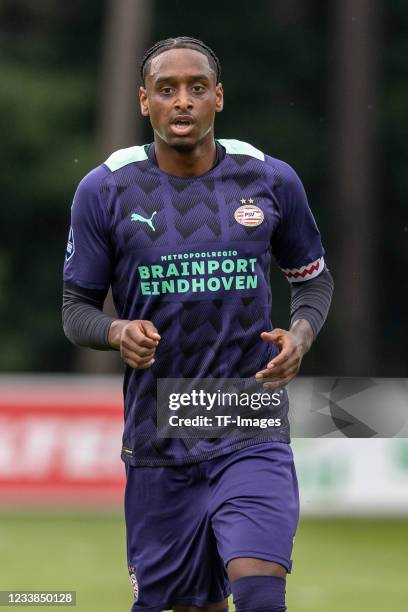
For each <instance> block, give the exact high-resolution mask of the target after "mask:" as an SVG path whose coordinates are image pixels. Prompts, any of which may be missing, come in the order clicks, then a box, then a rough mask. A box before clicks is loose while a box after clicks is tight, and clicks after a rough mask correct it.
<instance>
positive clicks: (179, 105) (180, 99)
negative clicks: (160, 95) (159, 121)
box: [174, 87, 193, 111]
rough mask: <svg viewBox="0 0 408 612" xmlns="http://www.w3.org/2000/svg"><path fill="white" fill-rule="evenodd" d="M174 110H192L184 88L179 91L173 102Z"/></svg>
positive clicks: (191, 102)
mask: <svg viewBox="0 0 408 612" xmlns="http://www.w3.org/2000/svg"><path fill="white" fill-rule="evenodd" d="M174 108H175V109H176V110H179V111H183V110H191V109H192V108H193V101H192V98H191V95H190V92H189V91H188V89H187V88H186V87H182V88H180V89H179V91H178V93H177V96H176V99H175V101H174Z"/></svg>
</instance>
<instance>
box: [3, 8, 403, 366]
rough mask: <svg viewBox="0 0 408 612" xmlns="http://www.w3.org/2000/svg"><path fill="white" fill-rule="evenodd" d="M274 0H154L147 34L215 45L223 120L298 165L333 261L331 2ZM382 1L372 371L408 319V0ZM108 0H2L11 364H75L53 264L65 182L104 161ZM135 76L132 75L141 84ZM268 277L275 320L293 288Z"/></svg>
mask: <svg viewBox="0 0 408 612" xmlns="http://www.w3.org/2000/svg"><path fill="white" fill-rule="evenodd" d="M301 4H302V3H301ZM304 4H306V3H304ZM273 5H274V3H273V2H272V3H271V2H269V1H266V0H257V2H255V3H253V2H252V3H248V2H245V1H243V0H236V2H234V3H233V4H232V3H231V2H226V1H225V0H221V1H220V2H215V1H213V0H211V1H208V2H206V3H204V4H202V5H200V6H197V5H196V4H195V3H190V4H186V3H185V2H181V0H173V1H172V2H167V1H166V0H155V1H154V20H153V28H152V33H151V42H153V41H154V40H157V39H158V38H162V37H167V36H169V35H177V34H191V35H195V36H197V37H199V38H202V39H204V40H206V41H207V42H208V43H209V44H210V45H211V46H213V48H214V49H215V50H216V51H217V53H218V55H219V57H220V58H221V60H222V65H223V83H224V87H225V91H226V109H225V111H224V113H222V115H221V116H219V117H218V118H217V134H218V135H219V136H223V137H233V138H239V139H242V140H248V141H249V142H252V143H254V144H255V145H256V146H257V147H259V148H261V149H263V150H265V151H267V152H268V153H270V154H271V155H273V156H275V157H279V158H283V159H284V160H286V161H288V162H289V163H290V164H292V165H293V166H294V167H295V168H296V169H297V171H298V173H299V174H300V176H301V177H302V179H303V181H304V183H305V186H306V189H307V191H308V193H309V195H310V201H311V205H312V208H313V210H314V212H315V216H316V217H317V220H318V223H319V226H320V228H321V230H322V233H323V236H324V242H325V246H326V251H327V259H328V261H329V263H330V252H331V249H332V246H333V245H334V244H335V241H336V240H338V239H339V237H338V236H337V234H336V228H335V227H333V225H332V224H331V215H330V202H328V201H327V200H326V197H325V192H326V190H327V181H328V176H329V174H330V166H329V164H330V157H329V147H330V136H331V123H330V113H329V95H328V92H329V90H330V82H331V79H332V76H333V70H334V66H333V56H332V45H331V39H330V31H331V30H330V28H331V25H330V24H331V21H330V20H331V15H332V9H333V2H323V1H322V0H319V1H317V2H313V3H307V6H303V8H302V19H301V20H299V21H298V22H295V23H291V22H290V20H289V21H287V20H285V19H283V18H281V16H280V15H279V11H278V10H277V9H276V7H275V9H274V8H273ZM271 7H272V8H271ZM381 7H382V8H381V28H380V30H381V40H380V41H379V48H380V55H381V62H380V74H379V80H380V81H379V89H380V108H379V109H378V113H377V114H378V130H377V140H376V145H375V146H376V148H377V153H378V155H377V157H378V160H379V165H378V176H377V179H378V185H376V188H377V189H378V191H379V193H380V200H381V210H380V219H379V221H380V227H381V241H380V244H379V245H378V248H379V250H380V258H379V260H380V266H379V268H378V270H377V278H378V285H376V291H377V292H378V296H379V301H380V307H381V315H382V321H383V324H382V325H381V326H380V328H379V329H378V337H377V347H378V350H377V351H376V352H377V354H376V357H375V363H376V368H375V370H376V371H375V372H372V373H371V374H376V375H378V376H379V375H394V376H398V375H403V374H405V364H404V361H405V359H406V358H405V349H404V343H403V342H401V338H403V337H404V335H405V333H404V332H407V331H408V325H407V317H406V311H407V306H408V298H407V296H406V293H407V292H404V290H403V288H402V291H401V283H397V282H396V279H395V280H394V276H397V275H398V280H400V279H403V278H404V272H405V269H406V267H407V255H406V253H407V248H406V247H407V240H408V215H407V207H406V206H405V200H406V193H407V189H408V174H407V172H406V165H407V161H408V160H407V157H408V153H407V147H406V142H407V140H408V123H407V121H406V111H407V108H408V88H407V81H406V63H407V62H406V58H407V57H408V41H407V38H406V31H407V25H408V4H407V3H404V2H402V1H398V0H390V1H387V2H385V0H383V2H382V4H381ZM104 8H105V6H104V2H102V1H100V0H88V1H87V2H80V0H73V1H72V2H70V3H59V2H55V1H53V0H44V1H43V2H40V3H37V2H34V0H0V23H1V25H0V43H1V54H0V58H1V59H0V72H1V88H0V121H1V143H2V146H1V147H0V164H1V196H2V203H1V208H0V321H1V344H0V369H2V370H5V371H63V370H71V369H73V368H74V349H73V348H72V347H71V346H70V345H69V344H68V342H67V341H66V339H65V338H64V336H63V333H62V329H61V323H60V302H61V297H60V295H61V267H62V262H63V256H64V250H65V242H66V237H67V230H68V225H69V208H70V204H71V201H72V195H73V192H74V190H75V188H76V185H77V183H78V182H79V180H80V179H81V178H82V176H83V175H84V174H86V172H88V171H89V170H90V169H91V168H92V167H94V166H95V165H97V164H99V163H100V162H101V161H102V159H101V155H100V153H98V150H97V146H96V139H95V134H96V117H97V108H98V96H99V90H98V78H99V75H100V62H101V40H102V36H103V19H104ZM137 84H138V77H137V75H135V90H136V87H137ZM135 112H137V109H135ZM149 139H151V135H150V133H149V130H148V126H146V135H145V140H146V141H147V140H149ZM340 238H341V237H340ZM333 272H334V275H335V270H334V271H333ZM274 287H275V288H276V289H277V291H276V293H275V294H276V296H277V297H276V300H275V302H274V322H275V324H278V325H281V326H283V325H286V323H287V320H288V303H287V300H288V288H287V286H286V283H285V282H284V281H283V280H281V279H278V280H276V281H275V280H274ZM330 333H331V331H330V321H329V323H328V324H327V328H326V329H325V331H324V332H323V334H322V337H321V340H320V342H319V343H318V344H317V345H316V348H315V349H314V351H313V354H312V355H311V356H310V358H309V359H308V360H307V363H306V362H305V368H304V373H315V372H318V373H320V374H333V372H332V371H331V369H330V367H331V366H330V364H331V351H332V350H333V349H332V347H331V346H330V341H329V339H330ZM336 374H341V372H336Z"/></svg>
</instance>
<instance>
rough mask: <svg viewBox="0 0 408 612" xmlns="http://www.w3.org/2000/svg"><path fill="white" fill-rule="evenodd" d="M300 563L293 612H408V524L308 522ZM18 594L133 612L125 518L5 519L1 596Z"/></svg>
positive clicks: (85, 610) (291, 596) (87, 608)
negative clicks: (38, 593) (63, 595)
mask: <svg viewBox="0 0 408 612" xmlns="http://www.w3.org/2000/svg"><path fill="white" fill-rule="evenodd" d="M293 558H294V567H293V574H292V575H291V576H290V577H289V578H288V585H287V592H288V598H287V602H288V610H289V611H290V612H327V611H329V610H330V612H344V611H345V610H347V611H348V612H383V610H385V609H386V610H389V611H390V612H406V611H407V610H408V521H407V520H402V519H401V520H364V519H361V520H322V521H319V520H304V521H302V522H301V524H300V527H299V530H298V534H297V537H296V545H295V552H294V556H293ZM11 589H15V590H24V589H36V590H59V589H66V590H76V591H77V606H76V608H72V609H75V610H78V612H105V611H106V612H128V611H129V609H130V603H131V599H132V597H131V591H130V584H129V579H128V575H127V567H126V559H125V532H124V524H123V520H122V517H121V516H116V515H114V516H103V515H78V516H76V515H74V516H45V515H20V516H14V517H11V516H9V515H0V590H11ZM4 609H5V610H6V609H7V608H4ZM25 609H27V608H25ZM47 609H52V610H56V609H57V607H52V608H47ZM58 609H61V608H58ZM230 609H232V610H233V606H231V608H230Z"/></svg>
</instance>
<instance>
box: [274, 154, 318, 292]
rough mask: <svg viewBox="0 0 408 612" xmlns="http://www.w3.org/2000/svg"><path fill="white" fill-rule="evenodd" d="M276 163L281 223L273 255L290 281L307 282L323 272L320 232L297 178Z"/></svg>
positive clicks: (286, 165)
mask: <svg viewBox="0 0 408 612" xmlns="http://www.w3.org/2000/svg"><path fill="white" fill-rule="evenodd" d="M274 162H276V164H274V174H275V178H276V187H275V189H274V193H275V197H276V200H277V204H278V208H279V216H280V221H279V224H278V226H277V228H276V230H275V232H274V234H273V237H272V253H273V255H274V257H275V259H276V261H277V262H278V265H279V267H280V268H281V270H282V272H283V273H284V274H285V276H286V278H287V280H288V281H289V282H291V283H298V282H303V281H307V280H310V279H311V278H315V277H316V276H318V275H319V274H320V273H321V272H323V269H324V265H325V264H324V249H323V246H322V242H321V237H320V232H319V230H318V228H317V225H316V221H315V219H314V217H313V214H312V211H311V210H310V208H309V204H308V201H307V196H306V193H305V190H304V187H303V185H302V182H301V180H300V179H299V177H298V175H297V174H296V172H295V171H294V170H293V168H291V167H290V166H289V165H288V164H285V163H284V162H280V161H279V162H278V160H274Z"/></svg>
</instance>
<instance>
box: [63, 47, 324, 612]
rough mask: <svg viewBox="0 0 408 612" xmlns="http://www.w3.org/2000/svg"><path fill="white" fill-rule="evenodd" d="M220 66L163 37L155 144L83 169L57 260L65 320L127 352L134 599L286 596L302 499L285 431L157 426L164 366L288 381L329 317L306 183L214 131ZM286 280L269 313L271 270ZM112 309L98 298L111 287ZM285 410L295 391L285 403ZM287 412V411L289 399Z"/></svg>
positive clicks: (209, 607)
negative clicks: (195, 433) (181, 430)
mask: <svg viewBox="0 0 408 612" xmlns="http://www.w3.org/2000/svg"><path fill="white" fill-rule="evenodd" d="M220 75H221V67H220V62H219V60H218V58H217V57H216V55H215V53H214V52H213V51H212V50H211V49H210V48H209V47H208V46H207V45H206V44H204V43H203V42H201V41H199V40H196V39H193V38H190V37H184V36H182V37H177V38H172V39H168V40H164V41H160V42H158V43H156V44H155V45H154V46H153V47H152V48H151V49H149V50H148V51H147V52H146V54H145V56H144V58H143V60H142V63H141V80H142V85H141V87H140V108H141V113H142V115H143V116H145V117H148V118H149V119H150V123H151V125H152V128H153V132H154V139H153V142H152V143H150V144H148V145H144V146H139V145H136V146H133V147H130V148H128V149H123V150H120V151H117V152H115V153H113V154H112V155H111V156H110V157H109V158H108V159H107V160H106V161H105V162H104V163H103V164H101V165H100V166H98V167H97V168H96V169H94V170H92V171H91V172H90V173H89V174H88V175H87V176H86V177H85V178H84V179H83V180H82V181H81V183H80V185H79V187H78V189H77V191H76V194H75V197H74V203H73V206H72V226H71V229H70V232H69V238H68V248H67V254H66V261H65V268H64V281H65V284H64V304H63V320H64V329H65V333H66V335H67V336H68V338H69V339H70V340H71V341H72V342H74V343H76V344H78V345H80V346H87V347H91V348H94V349H100V350H110V349H113V350H117V351H119V352H120V355H121V358H122V359H123V361H124V363H125V364H126V367H125V378H124V401H125V426H124V434H123V449H122V458H123V460H124V462H125V464H126V475H127V482H126V493H125V518H126V531H127V554H128V566H129V572H130V577H131V583H132V586H133V591H134V602H133V606H132V611H133V612H136V611H137V610H146V611H150V612H160V611H162V610H167V609H173V610H175V611H177V612H186V611H188V612H190V611H195V610H204V611H207V612H222V611H225V610H227V609H228V601H227V598H228V596H229V595H230V594H231V592H232V594H233V598H234V603H235V606H236V610H237V611H238V612H244V611H249V610H250V611H252V612H255V611H258V612H266V611H268V612H281V611H283V610H286V607H285V582H286V574H287V572H290V571H291V564H292V562H291V552H292V542H293V538H294V535H295V531H296V526H297V522H298V512H299V501H298V489H297V480H296V473H295V468H294V464H293V455H292V451H291V447H290V444H289V441H290V440H289V430H288V427H287V426H283V427H282V428H280V429H279V430H273V428H272V430H271V431H269V430H268V432H266V433H263V434H261V433H260V434H259V435H258V434H257V435H251V436H250V435H248V436H245V435H242V436H241V437H240V438H239V439H236V438H231V436H220V437H215V438H197V439H194V440H191V439H184V438H181V437H180V438H169V437H167V438H165V437H160V436H159V435H158V431H157V424H156V404H157V398H156V382H157V379H160V378H164V379H168V378H173V379H174V378H175V379H181V378H194V379H200V378H201V379H217V378H243V379H245V378H252V379H254V377H255V378H256V379H257V380H258V381H259V382H260V383H261V384H260V385H259V387H260V388H263V387H264V386H265V385H266V386H267V387H268V388H269V389H271V390H279V389H280V390H282V394H283V396H282V397H283V398H284V399H283V401H286V391H285V390H284V387H285V386H286V385H287V383H289V382H290V381H291V380H292V379H293V378H294V377H295V376H296V374H297V372H298V371H299V368H300V364H301V361H302V358H303V356H304V354H305V353H306V352H307V351H308V350H309V348H310V346H311V344H312V342H313V340H314V338H315V337H316V335H317V334H318V332H319V330H320V328H321V326H322V325H323V322H324V320H325V318H326V316H327V312H328V309H329V305H330V301H331V295H332V290H333V282H332V278H331V275H330V273H329V271H328V269H327V268H326V267H325V263H324V250H323V247H322V244H321V240H320V234H319V231H318V229H317V227H316V223H315V221H314V218H313V216H312V213H311V211H310V209H309V206H308V203H307V199H306V195H305V192H304V189H303V187H302V184H301V181H300V180H299V178H298V176H297V175H296V173H295V172H294V170H293V169H292V168H291V167H290V166H289V165H287V164H286V163H284V162H282V161H279V160H277V159H274V158H272V157H270V156H268V155H265V154H264V153H263V152H261V151H260V150H258V149H256V148H255V147H254V146H252V145H250V144H247V143H245V142H241V141H239V140H223V139H215V137H214V119H215V114H216V113H218V112H221V111H222V109H223V88H222V85H221V80H220ZM271 256H274V258H275V259H276V261H277V262H278V265H279V266H280V268H281V269H282V270H283V273H284V274H285V275H286V277H287V279H288V281H289V282H290V283H291V291H292V293H291V323H290V329H289V330H284V329H273V328H272V323H271V289H270V280H269V268H270V261H271ZM110 286H111V287H112V293H113V299H114V303H115V306H116V310H117V313H118V318H111V317H109V316H107V315H106V314H104V313H103V304H104V300H105V297H106V294H107V292H108V289H109V287H110ZM286 412H287V407H286ZM286 418H287V415H286Z"/></svg>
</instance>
